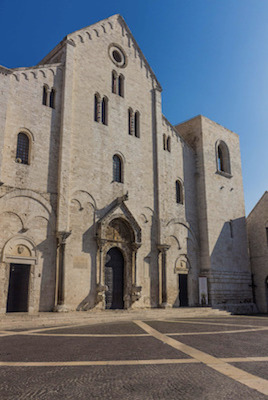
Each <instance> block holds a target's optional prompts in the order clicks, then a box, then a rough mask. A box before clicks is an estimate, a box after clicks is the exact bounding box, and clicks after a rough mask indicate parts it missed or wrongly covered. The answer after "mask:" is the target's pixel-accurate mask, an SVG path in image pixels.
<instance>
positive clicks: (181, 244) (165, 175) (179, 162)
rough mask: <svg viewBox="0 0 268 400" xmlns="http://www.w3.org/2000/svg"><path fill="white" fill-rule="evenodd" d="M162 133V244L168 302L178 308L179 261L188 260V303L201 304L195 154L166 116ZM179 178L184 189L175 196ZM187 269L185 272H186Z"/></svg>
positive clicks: (160, 166) (160, 141)
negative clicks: (165, 261) (198, 295)
mask: <svg viewBox="0 0 268 400" xmlns="http://www.w3.org/2000/svg"><path fill="white" fill-rule="evenodd" d="M158 135H159V140H158V143H159V148H158V158H159V204H160V206H159V215H160V231H161V243H163V244H167V245H168V246H170V247H169V249H168V251H167V256H166V257H167V287H168V289H167V302H168V304H169V305H172V306H174V307H178V306H179V305H180V302H179V291H180V288H179V282H178V274H179V273H180V272H182V271H180V263H181V261H182V260H183V262H184V261H185V260H186V262H187V268H188V270H187V274H188V298H189V305H196V304H197V303H198V297H197V293H198V287H197V283H198V282H197V281H198V263H197V253H198V242H197V237H198V226H197V224H196V204H195V154H194V151H193V150H192V149H191V148H190V147H189V145H188V144H187V143H186V142H185V141H184V140H183V139H182V138H181V137H180V136H179V134H178V132H177V131H176V129H175V128H174V127H173V126H172V125H171V124H170V123H169V122H168V121H167V120H166V118H164V117H163V121H162V130H161V131H159V132H158ZM176 181H179V182H180V185H181V188H182V192H181V194H182V198H181V203H178V202H177V200H178V199H177V198H176ZM184 272H186V271H183V273H184Z"/></svg>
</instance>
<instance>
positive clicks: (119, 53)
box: [108, 43, 127, 68]
mask: <svg viewBox="0 0 268 400" xmlns="http://www.w3.org/2000/svg"><path fill="white" fill-rule="evenodd" d="M108 54H109V57H110V59H111V60H112V62H113V63H114V64H115V65H116V66H117V67H121V68H123V67H125V66H126V60H127V58H126V55H125V53H124V51H123V49H122V48H121V47H120V46H118V45H117V44H113V43H112V44H110V46H109V49H108Z"/></svg>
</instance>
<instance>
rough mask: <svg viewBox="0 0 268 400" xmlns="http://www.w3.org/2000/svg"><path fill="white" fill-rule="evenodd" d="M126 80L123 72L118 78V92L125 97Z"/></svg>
mask: <svg viewBox="0 0 268 400" xmlns="http://www.w3.org/2000/svg"><path fill="white" fill-rule="evenodd" d="M124 81H125V78H124V75H122V74H121V75H119V78H118V94H119V96H121V97H124Z"/></svg>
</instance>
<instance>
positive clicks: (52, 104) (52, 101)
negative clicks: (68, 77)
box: [49, 88, 56, 108]
mask: <svg viewBox="0 0 268 400" xmlns="http://www.w3.org/2000/svg"><path fill="white" fill-rule="evenodd" d="M55 93H56V92H55V89H53V88H52V89H51V92H50V98H49V107H51V108H55Z"/></svg>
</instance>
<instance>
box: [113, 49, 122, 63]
mask: <svg viewBox="0 0 268 400" xmlns="http://www.w3.org/2000/svg"><path fill="white" fill-rule="evenodd" d="M113 58H114V59H115V61H116V62H118V63H120V62H121V61H122V57H121V54H120V53H119V51H118V50H114V51H113Z"/></svg>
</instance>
